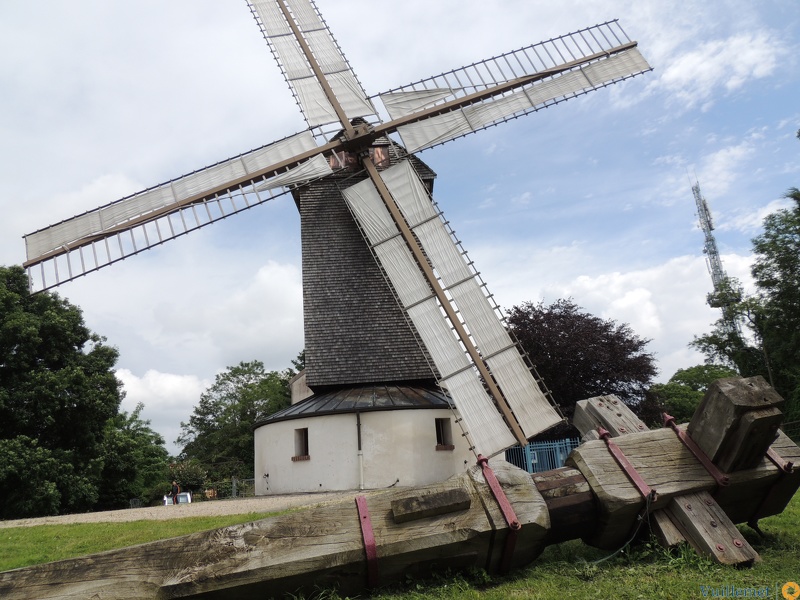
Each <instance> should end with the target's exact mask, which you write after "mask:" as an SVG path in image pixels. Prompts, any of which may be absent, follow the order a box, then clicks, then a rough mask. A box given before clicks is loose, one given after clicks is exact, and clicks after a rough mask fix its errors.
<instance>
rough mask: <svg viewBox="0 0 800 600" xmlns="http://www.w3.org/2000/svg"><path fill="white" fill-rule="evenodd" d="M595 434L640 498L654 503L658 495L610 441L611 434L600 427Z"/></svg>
mask: <svg viewBox="0 0 800 600" xmlns="http://www.w3.org/2000/svg"><path fill="white" fill-rule="evenodd" d="M597 433H598V434H599V435H600V439H601V440H604V441H605V443H606V446H608V451H609V452H611V456H613V457H614V460H615V461H617V464H618V465H619V466H620V467H622V470H623V471H625V475H627V476H628V479H630V480H631V483H632V484H633V485H634V486H636V489H637V490H639V493H640V494H641V495H642V497H643V498H644V499H645V500H647V499H648V498H649V499H650V500H651V501H655V500H656V498H657V497H658V494H657V493H656V491H655V490H654V489H653V488H651V487H650V486H649V485H647V482H646V481H645V480H644V479H643V478H642V476H641V475H639V471H637V470H636V467H634V466H633V463H631V461H629V460H628V457H627V456H625V453H624V452H623V451H622V449H621V448H620V447H619V446H617V445H616V444H615V443H614V442H612V441H611V434H610V433H609V432H608V431H607V430H606V429H603V428H602V427H598V428H597Z"/></svg>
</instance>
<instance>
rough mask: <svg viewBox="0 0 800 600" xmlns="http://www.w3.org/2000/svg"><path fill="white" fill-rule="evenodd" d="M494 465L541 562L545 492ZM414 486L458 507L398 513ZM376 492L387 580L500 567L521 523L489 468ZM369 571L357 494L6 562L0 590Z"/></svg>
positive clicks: (108, 590)
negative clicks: (110, 545)
mask: <svg viewBox="0 0 800 600" xmlns="http://www.w3.org/2000/svg"><path fill="white" fill-rule="evenodd" d="M492 466H493V468H494V471H495V474H496V476H497V478H498V480H499V481H500V483H501V484H502V487H503V489H504V491H505V494H506V496H507V498H508V500H509V501H510V503H511V505H512V506H513V507H514V511H515V513H516V516H517V519H518V521H519V522H520V523H521V525H522V528H521V529H520V530H519V532H518V533H517V535H516V540H515V545H514V548H513V556H512V559H511V561H510V564H511V566H520V565H525V564H529V563H530V562H531V561H533V560H534V559H535V558H536V557H537V556H538V555H539V554H540V553H541V551H542V550H543V549H544V546H545V544H544V539H545V536H546V534H547V531H548V529H549V526H550V519H549V516H548V511H547V507H546V504H545V501H544V499H543V498H542V496H541V494H539V492H538V491H537V489H536V486H535V485H534V483H533V480H532V479H531V477H530V475H529V474H528V473H525V472H524V471H522V470H520V469H517V468H516V467H513V466H511V465H509V464H508V463H505V462H503V461H498V462H496V463H495V462H494V461H493V463H492ZM464 496H467V497H468V498H469V503H468V504H469V507H468V508H463V507H464V500H465V498H464ZM411 497H414V498H418V497H421V498H422V504H425V505H428V507H430V506H431V505H434V504H437V503H439V502H443V503H444V504H445V505H447V509H446V510H444V512H443V513H442V514H431V515H430V516H422V517H421V518H417V519H412V520H410V521H402V518H401V522H400V523H398V522H396V519H395V513H394V511H393V508H398V507H399V506H401V505H402V502H400V503H398V501H402V500H404V499H408V498H411ZM459 498H460V500H459ZM454 499H455V500H456V502H455V504H459V506H454V504H453V500H454ZM366 501H367V507H368V512H369V515H370V520H371V525H372V531H373V533H374V537H375V545H376V550H377V557H378V560H377V568H378V571H379V575H380V582H382V583H385V582H394V581H401V580H403V579H404V578H405V577H406V576H409V575H413V576H418V575H422V574H427V573H431V572H434V571H437V570H445V569H467V568H470V567H477V568H485V569H487V570H488V571H490V572H494V571H497V570H498V569H499V568H500V565H501V564H502V562H503V558H504V557H503V553H504V552H505V548H506V538H507V536H508V532H509V529H508V527H507V526H506V523H505V520H504V517H503V515H502V513H501V511H500V509H499V508H498V504H497V502H496V501H495V499H494V498H493V497H492V495H491V492H490V491H489V488H488V486H487V484H486V483H485V481H484V478H483V474H482V473H481V471H480V468H479V467H473V468H472V469H471V470H470V471H468V472H467V473H465V474H464V475H462V476H459V477H455V478H452V479H449V480H448V481H446V482H443V483H441V484H435V485H430V486H425V487H423V488H419V489H414V490H409V489H399V490H391V491H386V492H381V493H371V494H369V495H367V496H366ZM451 509H452V510H451ZM398 510H400V509H398ZM434 512H435V511H434ZM367 572H368V566H367V561H366V551H365V547H364V541H363V538H362V532H361V523H360V518H359V513H358V511H357V508H356V503H355V501H354V500H349V501H347V502H342V503H337V504H331V505H326V506H319V507H316V508H310V509H307V510H303V511H298V512H295V513H290V514H287V515H282V516H279V517H274V518H271V519H264V520H261V521H255V522H252V523H246V524H242V525H234V526H231V527H225V528H222V529H217V530H214V531H207V532H201V533H196V534H192V535H188V536H183V537H180V538H176V539H171V540H164V541H160V542H153V543H150V544H144V545H141V546H135V547H132V548H123V549H120V550H113V551H110V552H103V553H100V554H95V555H92V556H87V557H82V558H76V559H70V560H64V561H59V562H55V563H49V564H44V565H36V566H33V567H28V568H25V569H17V570H14V571H8V572H5V573H0V598H3V600H34V599H35V600H43V599H48V598H74V599H78V598H80V599H82V600H83V599H85V598H93V599H97V600H102V599H111V598H114V599H133V598H137V599H142V598H159V599H161V598H225V599H226V600H227V599H232V600H239V599H248V600H249V599H256V598H258V599H259V600H261V599H263V598H270V597H274V596H282V595H283V594H285V593H296V592H297V591H298V590H301V591H305V592H313V590H314V587H315V586H331V587H336V588H338V589H339V590H340V591H341V592H342V593H343V594H353V593H359V592H361V591H363V590H364V589H365V587H366V585H367Z"/></svg>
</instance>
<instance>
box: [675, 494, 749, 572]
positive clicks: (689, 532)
mask: <svg viewBox="0 0 800 600" xmlns="http://www.w3.org/2000/svg"><path fill="white" fill-rule="evenodd" d="M666 510H667V512H669V514H670V516H671V517H672V521H673V522H674V523H675V524H676V525H677V526H678V528H679V529H680V530H681V533H683V535H684V537H685V538H686V539H687V540H688V541H689V543H690V544H691V545H692V547H693V548H694V549H695V550H696V551H697V552H699V553H700V554H704V555H706V556H709V557H711V558H712V559H713V560H714V561H716V562H718V563H720V564H724V565H733V566H736V567H746V566H750V565H752V564H753V563H754V562H755V561H757V560H760V558H759V556H758V553H757V552H756V551H755V550H753V548H752V546H750V544H749V543H748V542H747V540H746V539H744V537H743V536H742V534H741V533H740V532H739V530H738V529H736V525H734V524H733V522H732V521H731V520H730V519H729V518H728V516H727V515H726V514H725V511H723V510H722V508H721V507H720V506H719V504H717V503H716V502H715V501H714V499H713V498H712V497H711V495H710V494H709V493H708V492H695V493H691V494H684V495H682V496H680V497H679V498H674V499H673V500H672V501H671V502H670V504H669V506H668V507H667V509H666Z"/></svg>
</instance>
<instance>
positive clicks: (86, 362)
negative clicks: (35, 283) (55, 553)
mask: <svg viewBox="0 0 800 600" xmlns="http://www.w3.org/2000/svg"><path fill="white" fill-rule="evenodd" d="M117 357H118V353H117V350H116V349H115V348H113V347H111V346H107V345H105V340H104V339H103V338H101V337H100V336H98V335H96V334H94V333H92V332H91V331H89V329H88V328H87V327H86V325H85V324H84V322H83V315H82V314H81V310H80V309H79V308H78V307H77V306H74V305H72V304H70V303H69V302H68V301H66V300H64V299H62V298H60V297H59V296H58V295H57V294H54V293H49V292H43V293H39V294H35V295H32V294H30V292H29V290H28V278H27V276H26V274H25V271H24V270H23V269H22V268H20V267H0V489H2V490H3V494H2V498H0V517H2V518H17V517H22V516H41V515H46V514H57V513H64V512H77V511H87V510H91V509H94V508H97V507H98V506H102V507H109V508H111V507H121V506H127V503H128V500H129V499H130V498H132V497H136V496H138V493H137V492H138V490H140V488H141V486H142V485H143V482H144V481H145V480H146V479H147V477H148V476H147V475H146V473H147V471H148V469H151V468H152V469H155V468H156V467H155V465H157V463H158V461H159V457H161V458H162V462H163V465H162V467H163V468H165V467H166V450H165V449H164V448H163V439H160V437H159V436H157V434H154V432H152V431H151V430H149V427H147V424H146V423H143V422H141V421H140V419H139V412H140V409H138V410H137V411H135V412H134V415H132V416H130V417H129V416H128V415H126V414H125V413H122V414H121V415H120V413H119V405H120V402H121V400H122V397H123V392H122V387H121V383H120V382H119V380H118V379H117V378H116V375H115V373H114V365H115V364H116V361H117ZM161 476H162V477H163V471H162V475H161Z"/></svg>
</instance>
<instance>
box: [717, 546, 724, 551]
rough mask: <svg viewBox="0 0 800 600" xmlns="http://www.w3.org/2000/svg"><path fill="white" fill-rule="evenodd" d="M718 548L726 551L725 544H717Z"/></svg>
mask: <svg viewBox="0 0 800 600" xmlns="http://www.w3.org/2000/svg"><path fill="white" fill-rule="evenodd" d="M717 550H719V551H720V552H725V546H723V545H722V544H717Z"/></svg>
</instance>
